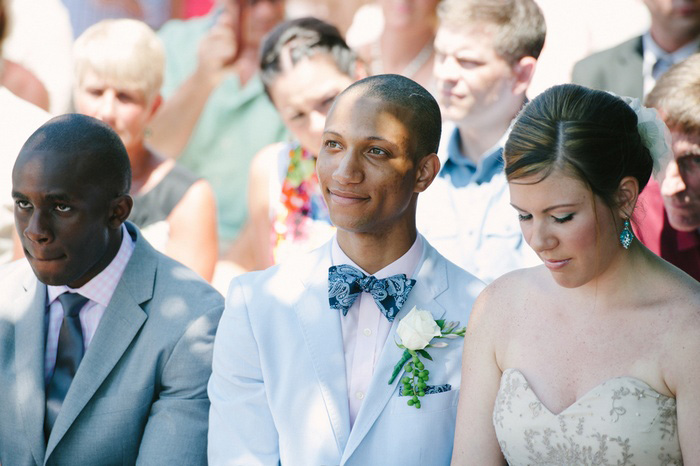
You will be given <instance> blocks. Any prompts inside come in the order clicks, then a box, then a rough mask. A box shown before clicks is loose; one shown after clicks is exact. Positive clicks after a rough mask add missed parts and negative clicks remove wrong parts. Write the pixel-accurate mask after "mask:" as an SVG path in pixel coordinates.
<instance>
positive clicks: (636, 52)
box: [615, 36, 644, 97]
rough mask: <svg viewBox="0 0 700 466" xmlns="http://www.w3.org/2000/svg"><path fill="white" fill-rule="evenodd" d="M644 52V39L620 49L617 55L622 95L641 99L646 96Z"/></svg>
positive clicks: (618, 77)
mask: <svg viewBox="0 0 700 466" xmlns="http://www.w3.org/2000/svg"><path fill="white" fill-rule="evenodd" d="M643 61H644V51H643V49H642V37H641V36H640V37H638V38H636V39H633V40H631V41H629V42H628V47H625V48H620V49H619V51H618V54H617V65H618V70H617V72H616V73H615V75H616V77H617V79H618V88H619V89H621V92H620V93H621V94H622V95H629V96H632V97H641V96H642V95H643V94H644V72H643V67H644V63H643Z"/></svg>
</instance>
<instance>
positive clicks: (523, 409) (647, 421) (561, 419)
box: [493, 369, 683, 466]
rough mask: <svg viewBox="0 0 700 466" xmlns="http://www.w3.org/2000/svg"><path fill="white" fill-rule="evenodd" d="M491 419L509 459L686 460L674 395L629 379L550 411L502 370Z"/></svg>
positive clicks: (521, 379) (514, 374)
mask: <svg viewBox="0 0 700 466" xmlns="http://www.w3.org/2000/svg"><path fill="white" fill-rule="evenodd" d="M493 424H494V427H495V428H496V435H497V437H498V443H499V445H500V446H501V450H502V451H503V455H504V456H505V458H506V460H507V461H508V463H509V464H510V465H638V466H642V465H681V464H683V459H682V458H681V449H680V445H679V443H678V431H677V429H676V426H677V418H676V400H675V399H674V398H670V397H668V396H665V395H662V394H660V393H658V392H656V391H655V390H654V389H653V388H651V387H650V386H649V385H647V384H646V383H645V382H643V381H641V380H639V379H636V378H634V377H616V378H614V379H610V380H608V381H606V382H603V383H602V384H600V385H598V386H597V387H595V388H593V389H592V390H591V391H589V392H588V393H586V394H585V395H583V396H582V397H581V398H580V399H579V400H577V401H576V402H575V403H574V404H572V405H571V406H569V407H568V408H566V409H564V410H563V411H562V412H561V413H559V414H554V413H552V412H551V411H550V410H549V409H547V407H546V406H544V405H543V404H542V402H541V401H540V400H539V398H537V395H535V392H533V391H532V389H530V385H529V384H528V382H527V380H526V379H525V376H524V375H523V374H522V373H521V372H520V371H518V370H517V369H507V370H505V371H504V372H503V376H502V377H501V386H500V388H499V390H498V396H497V398H496V403H495V406H494V410H493Z"/></svg>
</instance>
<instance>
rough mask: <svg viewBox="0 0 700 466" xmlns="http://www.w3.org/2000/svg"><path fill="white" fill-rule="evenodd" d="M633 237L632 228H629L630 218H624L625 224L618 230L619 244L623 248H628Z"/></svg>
mask: <svg viewBox="0 0 700 466" xmlns="http://www.w3.org/2000/svg"><path fill="white" fill-rule="evenodd" d="M633 239H634V233H632V228H630V220H629V219H625V225H624V226H623V227H622V231H621V232H620V244H622V247H623V248H625V249H629V247H630V244H632V240H633Z"/></svg>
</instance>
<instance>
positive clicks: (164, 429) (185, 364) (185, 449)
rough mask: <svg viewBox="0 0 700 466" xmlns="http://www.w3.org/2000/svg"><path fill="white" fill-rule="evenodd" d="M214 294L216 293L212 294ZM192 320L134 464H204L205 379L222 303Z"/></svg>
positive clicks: (173, 358) (173, 355)
mask: <svg viewBox="0 0 700 466" xmlns="http://www.w3.org/2000/svg"><path fill="white" fill-rule="evenodd" d="M217 295H218V293H217ZM208 304H210V305H211V306H213V307H211V308H210V309H209V311H207V312H206V313H204V314H203V315H201V316H200V317H199V318H197V319H196V320H194V321H193V322H192V323H190V325H189V326H188V327H187V328H186V329H185V331H184V333H183V334H182V336H181V337H180V339H179V340H178V342H177V343H176V344H175V346H174V348H173V350H172V353H171V354H170V356H169V358H168V360H167V362H166V364H165V367H164V369H163V373H162V376H161V391H160V393H159V395H158V399H156V400H155V401H154V402H153V405H152V406H151V412H150V414H149V417H148V421H147V423H146V427H145V430H144V434H143V437H142V440H141V445H140V448H139V455H138V458H137V461H136V463H137V464H140V465H152V464H202V465H204V464H206V463H207V457H206V451H207V450H206V445H207V426H208V414H209V399H208V398H207V391H206V387H207V381H208V379H209V376H210V374H211V358H212V349H213V345H214V335H215V333H216V326H217V324H218V322H219V318H220V316H221V311H222V308H223V305H222V303H221V301H220V296H219V299H217V300H216V302H215V303H211V301H210V302H209V303H208Z"/></svg>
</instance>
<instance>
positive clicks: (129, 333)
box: [46, 233, 158, 458]
mask: <svg viewBox="0 0 700 466" xmlns="http://www.w3.org/2000/svg"><path fill="white" fill-rule="evenodd" d="M157 262H158V260H157V258H156V256H155V251H154V250H153V248H151V247H150V246H149V245H148V244H147V243H145V241H144V240H143V238H142V237H141V236H140V234H138V233H137V237H136V244H135V247H134V252H133V254H132V256H131V259H130V260H129V263H128V265H127V267H126V269H125V270H124V274H123V275H122V278H121V280H120V281H119V285H117V288H116V290H115V291H114V295H113V296H112V299H111V301H110V302H109V306H107V309H105V312H104V314H103V316H102V319H101V320H100V323H99V325H98V327H97V330H96V331H95V335H94V337H93V339H92V342H91V343H90V346H89V347H88V349H87V351H86V352H85V356H84V357H83V360H82V361H81V363H80V366H79V367H78V372H77V373H76V374H75V378H74V379H73V382H72V383H71V387H70V390H69V391H68V394H67V395H66V398H65V400H64V401H63V406H62V407H61V411H60V412H59V413H58V417H57V418H56V423H55V424H54V427H53V429H52V431H51V436H50V437H49V442H48V445H47V450H46V457H47V458H48V457H49V456H50V455H51V453H52V452H53V450H54V448H55V447H56V445H57V444H58V442H60V440H61V439H62V438H63V436H64V435H65V433H66V432H67V431H68V429H69V428H70V426H71V425H72V424H73V422H74V421H75V419H76V418H77V417H78V415H79V414H80V412H81V411H82V410H83V408H85V405H86V404H87V403H88V402H89V401H90V399H91V398H92V397H93V395H94V394H95V392H96V391H97V389H98V388H99V387H100V385H102V382H104V380H105V379H106V378H107V376H108V375H109V374H110V372H112V369H114V366H115V365H116V364H117V362H119V360H120V359H121V357H122V356H123V355H124V352H125V351H126V349H127V348H128V347H129V345H131V342H132V340H133V339H134V337H135V336H136V334H137V333H138V331H139V329H140V328H141V326H142V325H143V323H144V322H145V321H146V318H147V315H146V313H145V312H144V311H143V309H142V308H141V304H142V303H144V302H146V301H148V300H150V299H151V297H152V296H153V286H154V281H155V274H156V267H157Z"/></svg>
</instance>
